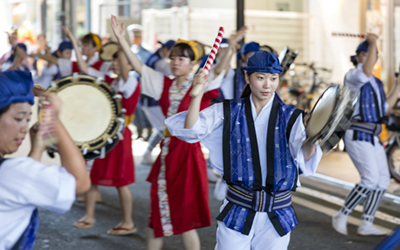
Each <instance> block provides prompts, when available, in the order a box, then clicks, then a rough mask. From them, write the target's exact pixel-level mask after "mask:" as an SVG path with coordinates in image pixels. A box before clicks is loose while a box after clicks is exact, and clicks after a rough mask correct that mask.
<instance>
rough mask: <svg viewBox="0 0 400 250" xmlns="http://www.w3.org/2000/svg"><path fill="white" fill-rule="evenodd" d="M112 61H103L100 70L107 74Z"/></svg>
mask: <svg viewBox="0 0 400 250" xmlns="http://www.w3.org/2000/svg"><path fill="white" fill-rule="evenodd" d="M111 64H112V62H103V64H101V66H100V71H101V72H103V73H104V74H107V73H108V71H110V67H111Z"/></svg>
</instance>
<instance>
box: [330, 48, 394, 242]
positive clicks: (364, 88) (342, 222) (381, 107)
mask: <svg viewBox="0 0 400 250" xmlns="http://www.w3.org/2000/svg"><path fill="white" fill-rule="evenodd" d="M360 51H368V43H366V41H364V42H362V43H361V44H360V45H359V47H358V49H357V53H359V52H360ZM344 82H345V84H346V85H348V86H349V87H350V88H351V89H352V90H353V91H355V92H359V97H358V100H357V105H356V109H355V111H354V113H353V117H352V124H351V126H350V129H348V130H347V131H346V134H345V136H344V142H345V145H346V151H347V153H348V154H349V156H350V158H351V160H352V161H353V163H354V165H355V167H356V168H357V170H358V172H359V174H360V177H361V181H360V182H359V183H358V184H357V185H356V186H355V187H354V188H353V190H352V191H351V192H350V193H349V195H348V196H347V197H346V200H345V203H344V205H343V207H342V208H341V209H340V211H339V213H338V214H336V215H335V216H334V217H333V226H334V227H335V229H336V230H337V231H339V232H341V233H343V234H347V229H346V227H345V226H346V222H347V216H348V215H349V214H350V213H351V212H352V211H353V209H354V208H355V207H356V206H357V205H358V204H360V203H361V202H363V201H365V202H364V210H363V215H362V226H361V227H360V228H359V231H358V233H359V234H362V235H364V234H365V235H367V233H363V232H362V229H363V227H364V225H365V226H366V227H372V222H373V220H374V216H375V213H376V211H377V209H378V207H379V204H380V203H381V201H382V198H383V195H384V193H385V192H386V189H387V188H388V186H389V183H390V174H389V167H388V162H387V158H386V153H385V149H384V148H383V146H382V144H381V142H380V139H379V137H378V135H379V133H380V132H381V130H382V128H381V123H382V122H383V121H382V117H383V116H384V114H385V112H386V110H387V107H388V104H387V103H386V100H385V92H384V90H383V84H382V82H381V81H380V80H379V79H378V78H376V77H374V76H372V75H371V76H370V77H368V76H367V75H366V74H365V73H364V71H363V64H362V63H359V64H357V67H356V68H355V69H352V70H350V71H349V72H348V73H347V74H346V76H345V81H344ZM338 228H339V229H338ZM360 230H361V231H360ZM382 233H383V232H382Z"/></svg>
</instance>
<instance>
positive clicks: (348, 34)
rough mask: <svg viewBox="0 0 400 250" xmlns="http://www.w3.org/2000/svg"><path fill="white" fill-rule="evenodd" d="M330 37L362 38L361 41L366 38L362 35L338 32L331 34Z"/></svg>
mask: <svg viewBox="0 0 400 250" xmlns="http://www.w3.org/2000/svg"><path fill="white" fill-rule="evenodd" d="M332 36H345V37H356V38H363V39H365V38H366V37H367V36H366V35H363V34H353V33H339V32H332Z"/></svg>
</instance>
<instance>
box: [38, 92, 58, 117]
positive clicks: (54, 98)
mask: <svg viewBox="0 0 400 250" xmlns="http://www.w3.org/2000/svg"><path fill="white" fill-rule="evenodd" d="M44 101H46V102H49V103H50V104H51V105H52V107H53V109H54V111H55V113H56V117H58V114H59V113H60V111H61V108H62V105H63V104H62V101H61V99H60V97H58V95H56V94H55V93H51V92H45V93H43V94H42V95H41V96H40V102H41V103H43V102H44Z"/></svg>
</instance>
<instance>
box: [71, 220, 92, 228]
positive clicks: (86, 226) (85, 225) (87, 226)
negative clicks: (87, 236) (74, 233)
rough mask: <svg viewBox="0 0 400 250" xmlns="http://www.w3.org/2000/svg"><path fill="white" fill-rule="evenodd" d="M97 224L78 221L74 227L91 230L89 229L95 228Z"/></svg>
mask: <svg viewBox="0 0 400 250" xmlns="http://www.w3.org/2000/svg"><path fill="white" fill-rule="evenodd" d="M94 224H95V222H93V223H90V222H87V221H84V220H78V221H77V222H75V223H74V224H73V225H72V226H73V227H76V228H89V227H93V226H94Z"/></svg>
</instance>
